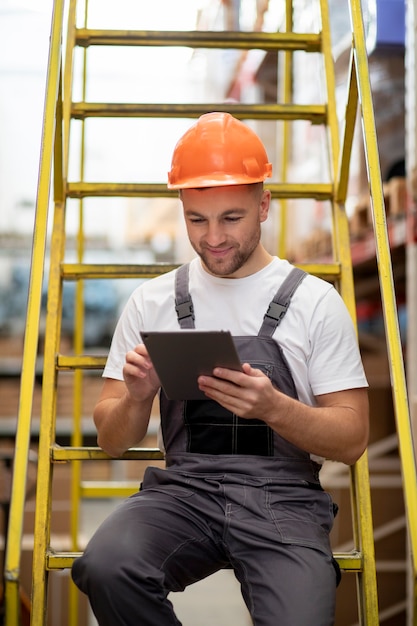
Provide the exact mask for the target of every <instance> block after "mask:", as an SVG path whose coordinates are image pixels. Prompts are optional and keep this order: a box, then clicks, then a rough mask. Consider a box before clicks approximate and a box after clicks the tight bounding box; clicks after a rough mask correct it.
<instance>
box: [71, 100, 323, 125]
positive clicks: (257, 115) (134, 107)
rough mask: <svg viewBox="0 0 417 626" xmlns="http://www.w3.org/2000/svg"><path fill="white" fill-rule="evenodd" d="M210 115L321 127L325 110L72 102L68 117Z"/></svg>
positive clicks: (318, 107) (294, 106) (299, 106)
mask: <svg viewBox="0 0 417 626" xmlns="http://www.w3.org/2000/svg"><path fill="white" fill-rule="evenodd" d="M210 111H219V112H222V111H224V112H226V113H231V114H232V115H234V116H235V117H237V118H239V119H251V120H289V121H293V120H309V121H310V122H312V123H313V124H324V123H325V122H326V119H327V109H326V106H325V105H324V104H316V105H303V104H270V105H268V104H251V105H247V104H246V105H244V104H224V103H223V104H213V103H209V104H142V103H116V102H111V103H110V102H109V103H105V102H74V103H73V104H72V109H71V116H72V117H73V118H75V119H78V120H83V119H85V118H87V117H123V118H127V117H163V118H180V117H200V115H203V114H204V113H207V112H210Z"/></svg>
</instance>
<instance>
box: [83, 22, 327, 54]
mask: <svg viewBox="0 0 417 626" xmlns="http://www.w3.org/2000/svg"><path fill="white" fill-rule="evenodd" d="M76 43H77V45H79V46H85V47H87V46H147V47H149V46H158V47H161V46H169V47H173V46H186V47H189V48H207V49H211V48H235V49H237V50H251V49H253V48H258V49H260V50H292V51H295V50H304V51H305V52H319V51H320V35H316V34H311V33H263V32H240V31H239V32H231V31H227V32H226V31H225V32H224V31H202V30H197V31H188V32H186V31H168V30H166V31H165V30H164V31H149V30H148V31H134V30H127V31H126V30H91V29H90V30H89V29H85V28H80V29H78V30H77V36H76Z"/></svg>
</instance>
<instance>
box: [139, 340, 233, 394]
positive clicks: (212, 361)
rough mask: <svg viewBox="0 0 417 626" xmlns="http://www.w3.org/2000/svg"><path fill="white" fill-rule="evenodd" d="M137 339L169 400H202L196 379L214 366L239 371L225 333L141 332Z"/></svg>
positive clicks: (211, 370)
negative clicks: (144, 349)
mask: <svg viewBox="0 0 417 626" xmlns="http://www.w3.org/2000/svg"><path fill="white" fill-rule="evenodd" d="M141 337H142V340H143V343H144V344H145V346H146V348H147V350H148V352H149V356H150V358H151V360H152V363H153V365H154V367H155V370H156V372H157V374H158V376H159V380H160V381H161V385H162V388H163V390H164V391H165V393H166V395H167V396H168V398H170V399H171V400H199V399H204V398H206V396H205V395H204V393H203V392H202V391H200V389H199V388H198V384H197V378H198V376H200V375H201V374H209V375H212V373H213V369H214V368H215V367H226V368H228V369H233V370H241V368H242V367H241V363H240V360H239V357H238V354H237V352H236V347H235V344H234V343H233V339H232V335H231V334H230V332H228V331H201V330H178V331H150V332H148V331H143V332H141Z"/></svg>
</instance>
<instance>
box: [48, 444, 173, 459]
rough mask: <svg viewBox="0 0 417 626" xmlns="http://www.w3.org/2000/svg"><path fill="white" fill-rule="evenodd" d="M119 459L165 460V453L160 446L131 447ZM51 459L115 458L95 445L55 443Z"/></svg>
mask: <svg viewBox="0 0 417 626" xmlns="http://www.w3.org/2000/svg"><path fill="white" fill-rule="evenodd" d="M118 459H122V460H125V461H163V460H164V455H163V453H162V452H161V450H159V449H158V448H130V449H129V450H127V451H126V452H125V453H124V454H122V456H120V457H118ZM51 460H52V461H53V462H57V463H61V462H64V461H93V460H94V461H96V460H99V461H103V460H104V461H106V460H114V457H111V456H110V455H109V454H106V452H104V450H102V449H101V448H97V447H94V446H91V447H89V446H85V447H84V446H83V447H82V446H78V447H75V446H58V445H55V446H52V447H51Z"/></svg>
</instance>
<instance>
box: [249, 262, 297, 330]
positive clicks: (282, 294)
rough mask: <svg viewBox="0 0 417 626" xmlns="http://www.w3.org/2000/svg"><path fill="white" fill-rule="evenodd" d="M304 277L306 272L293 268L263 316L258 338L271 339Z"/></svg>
mask: <svg viewBox="0 0 417 626" xmlns="http://www.w3.org/2000/svg"><path fill="white" fill-rule="evenodd" d="M306 275H307V274H306V272H304V270H300V269H299V268H298V267H294V269H292V270H291V272H290V273H289V274H288V276H287V278H286V279H285V280H284V282H283V283H282V285H281V287H280V288H279V289H278V291H277V293H276V294H275V296H274V298H273V299H272V300H271V302H270V304H269V307H268V310H267V312H266V313H265V315H264V319H263V322H262V326H261V328H260V329H259V333H258V336H264V337H265V336H267V337H272V335H273V334H274V332H275V330H276V328H277V326H279V325H280V323H281V322H282V319H283V317H284V315H285V314H286V312H287V310H288V307H289V306H290V302H291V298H292V295H293V293H294V292H295V290H296V289H297V287H298V285H299V284H300V283H301V281H302V280H303V278H305V276H306Z"/></svg>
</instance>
